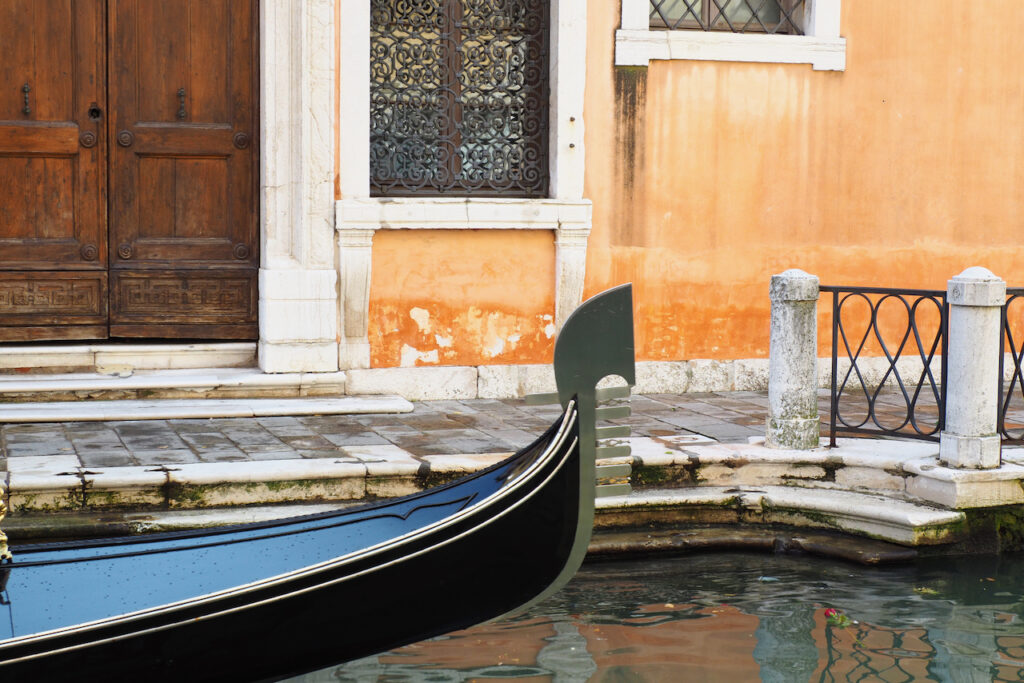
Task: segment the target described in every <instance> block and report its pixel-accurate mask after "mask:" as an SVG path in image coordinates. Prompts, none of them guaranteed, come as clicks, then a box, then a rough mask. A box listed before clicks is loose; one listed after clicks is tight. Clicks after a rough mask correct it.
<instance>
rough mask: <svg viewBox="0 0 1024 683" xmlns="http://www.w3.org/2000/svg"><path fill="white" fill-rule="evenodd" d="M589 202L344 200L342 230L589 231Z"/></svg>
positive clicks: (339, 211) (340, 218)
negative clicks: (572, 229)
mask: <svg viewBox="0 0 1024 683" xmlns="http://www.w3.org/2000/svg"><path fill="white" fill-rule="evenodd" d="M590 220H591V202H590V200H589V199H500V198H476V197H429V198H428V197H400V198H399V197H368V198H353V199H340V200H338V203H337V221H336V226H337V229H338V230H413V229H419V230H486V229H493V230H559V229H565V228H567V227H568V228H571V227H576V226H578V227H579V228H580V229H586V230H589V228H590Z"/></svg>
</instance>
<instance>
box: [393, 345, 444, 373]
mask: <svg viewBox="0 0 1024 683" xmlns="http://www.w3.org/2000/svg"><path fill="white" fill-rule="evenodd" d="M417 361H419V362H421V363H435V364H436V363H437V362H438V356H437V349H434V350H433V351H419V350H417V349H414V348H413V347H411V346H409V345H408V344H402V360H401V367H403V368H412V367H415V366H416V362H417Z"/></svg>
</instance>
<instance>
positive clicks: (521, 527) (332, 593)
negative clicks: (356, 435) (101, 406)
mask: <svg viewBox="0 0 1024 683" xmlns="http://www.w3.org/2000/svg"><path fill="white" fill-rule="evenodd" d="M570 437H571V438H569V439H567V440H566V442H565V446H564V448H563V450H562V451H560V452H557V453H554V454H552V457H551V458H549V460H548V462H546V463H545V464H544V465H543V467H539V468H538V469H537V471H535V472H534V474H533V477H531V479H533V480H535V481H533V482H530V485H526V482H522V483H521V484H520V485H519V486H518V487H516V488H515V489H514V490H512V491H509V492H507V493H504V494H503V495H501V496H499V497H496V498H495V500H493V501H491V503H490V504H488V505H481V506H479V508H478V509H473V510H470V511H468V512H467V513H466V514H463V515H461V516H456V518H455V519H453V520H452V521H451V522H450V523H447V524H444V525H440V526H439V528H436V529H432V530H428V531H426V532H423V533H420V534H418V535H416V536H415V537H414V538H412V539H407V540H406V541H404V542H402V543H398V544H394V545H391V546H390V547H385V548H383V549H381V550H379V551H377V552H373V553H370V554H367V555H366V556H364V557H361V558H358V559H356V560H350V561H346V562H339V563H336V564H335V565H333V566H326V567H321V568H318V569H317V570H315V571H308V572H303V573H300V574H299V575H297V576H294V577H290V578H287V579H284V580H280V581H274V582H270V583H268V585H265V586H258V587H253V588H250V589H247V590H245V591H241V592H239V593H237V594H232V595H226V596H222V597H220V598H218V599H215V600H206V601H200V602H197V603H196V604H194V605H182V606H178V607H175V608H174V609H167V610H157V611H155V612H154V613H152V614H149V615H146V616H144V617H142V618H133V619H127V620H120V621H119V620H113V621H112V622H111V623H108V624H105V625H101V626H97V627H93V628H87V629H79V630H72V631H69V632H68V633H65V634H60V635H56V636H52V637H48V638H43V639H39V640H38V641H36V642H30V643H25V644H22V645H20V646H19V645H16V646H12V647H7V648H3V649H0V654H2V656H3V658H4V662H2V663H0V674H2V675H4V676H5V677H6V676H12V677H13V679H12V680H22V679H24V680H66V679H67V678H68V676H69V673H70V672H73V675H74V676H75V677H76V678H77V679H78V680H131V679H139V680H143V679H144V680H162V679H166V680H172V679H173V680H218V681H222V680H262V679H274V678H280V677H282V676H286V675H291V674H295V673H301V672H304V671H310V670H314V669H317V668H322V667H324V666H329V665H331V664H333V663H337V662H342V661H347V660H350V659H354V658H358V657H362V656H366V655H368V654H372V653H375V652H380V651H384V650H388V649H391V648H394V647H398V646H401V645H404V644H407V643H411V642H415V641H418V640H422V639H424V638H428V637H432V636H436V635H440V634H442V633H446V632H449V631H452V630H457V629H460V628H464V627H467V626H470V625H472V624H475V623H479V622H481V621H486V620H488V619H492V618H495V617H498V616H500V615H502V614H505V613H507V612H509V611H511V610H514V609H516V608H517V607H519V606H521V605H523V604H525V603H527V602H529V601H530V600H532V599H533V598H535V597H536V596H538V595H539V594H540V593H542V592H543V591H544V590H545V589H547V588H548V587H549V586H550V585H551V583H552V582H553V581H554V580H555V579H556V578H557V577H558V576H559V575H560V574H561V573H562V572H563V570H564V569H565V566H566V562H567V559H568V558H569V556H570V554H571V552H572V550H573V546H574V543H575V542H576V541H577V538H576V536H577V517H578V509H579V495H580V462H579V448H578V442H577V440H576V429H575V427H574V428H573V429H572V430H571V435H570ZM240 643H243V644H244V647H239V644H240Z"/></svg>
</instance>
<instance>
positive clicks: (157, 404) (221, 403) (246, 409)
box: [0, 396, 413, 423]
mask: <svg viewBox="0 0 1024 683" xmlns="http://www.w3.org/2000/svg"><path fill="white" fill-rule="evenodd" d="M412 410H413V405H412V403H410V402H409V401H406V400H405V399H404V398H400V397H398V396H341V397H334V398H236V399H216V398H199V399H152V400H130V399H125V400H117V401H96V400H91V401H52V402H46V403H7V404H0V423H4V422H9V423H29V422H105V421H109V420H170V419H190V418H216V417H271V416H288V415H353V414H369V413H408V412H412Z"/></svg>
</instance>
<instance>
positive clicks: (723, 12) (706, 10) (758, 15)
mask: <svg viewBox="0 0 1024 683" xmlns="http://www.w3.org/2000/svg"><path fill="white" fill-rule="evenodd" d="M806 5H807V2H806V0H651V27H652V28H669V29H698V30H704V31H732V32H734V33H755V32H756V33H790V34H797V35H800V34H803V29H802V26H803V14H804V10H805V7H806Z"/></svg>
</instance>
